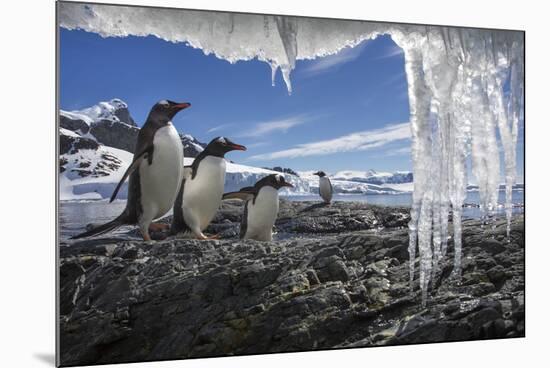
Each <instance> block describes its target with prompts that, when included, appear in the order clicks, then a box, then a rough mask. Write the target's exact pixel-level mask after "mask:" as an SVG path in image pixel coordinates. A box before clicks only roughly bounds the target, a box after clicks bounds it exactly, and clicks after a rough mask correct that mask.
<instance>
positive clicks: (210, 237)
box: [196, 233, 220, 240]
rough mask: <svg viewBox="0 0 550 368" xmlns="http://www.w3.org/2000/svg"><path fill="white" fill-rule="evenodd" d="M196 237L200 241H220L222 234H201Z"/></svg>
mask: <svg viewBox="0 0 550 368" xmlns="http://www.w3.org/2000/svg"><path fill="white" fill-rule="evenodd" d="M196 237H197V239H199V240H218V239H220V234H214V235H204V234H203V233H200V234H199V235H197V236H196Z"/></svg>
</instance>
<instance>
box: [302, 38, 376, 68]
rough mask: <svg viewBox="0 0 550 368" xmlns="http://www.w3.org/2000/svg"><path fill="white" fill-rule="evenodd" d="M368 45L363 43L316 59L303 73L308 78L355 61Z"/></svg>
mask: <svg viewBox="0 0 550 368" xmlns="http://www.w3.org/2000/svg"><path fill="white" fill-rule="evenodd" d="M366 44H367V43H366V42H363V43H361V44H359V45H357V46H355V47H345V48H344V49H342V50H340V51H339V52H337V53H336V54H334V55H329V56H325V57H322V58H319V59H316V61H315V62H313V63H312V64H310V65H309V66H308V67H306V68H305V69H304V70H303V71H302V73H303V74H304V75H306V76H314V75H317V74H321V73H324V72H327V71H329V70H331V69H335V68H337V67H339V66H340V65H342V64H345V63H348V62H350V61H353V60H355V59H357V58H358V57H359V55H361V52H362V51H363V49H364V48H365V45H366Z"/></svg>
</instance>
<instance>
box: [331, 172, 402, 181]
mask: <svg viewBox="0 0 550 368" xmlns="http://www.w3.org/2000/svg"><path fill="white" fill-rule="evenodd" d="M331 177H332V178H334V179H335V180H346V181H356V182H361V183H369V184H377V185H382V184H403V183H412V182H413V174H412V172H410V171H397V172H394V173H389V172H378V171H375V170H368V171H350V170H346V171H339V172H337V173H336V174H334V175H332V176H331Z"/></svg>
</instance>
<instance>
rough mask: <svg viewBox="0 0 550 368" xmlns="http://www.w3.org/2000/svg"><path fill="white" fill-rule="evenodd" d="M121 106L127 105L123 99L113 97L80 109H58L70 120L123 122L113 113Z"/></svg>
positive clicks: (91, 122) (87, 122)
mask: <svg viewBox="0 0 550 368" xmlns="http://www.w3.org/2000/svg"><path fill="white" fill-rule="evenodd" d="M121 108H128V105H127V104H126V103H125V102H124V101H122V100H120V99H118V98H114V99H112V100H110V101H102V102H99V103H98V104H97V105H94V106H91V107H88V108H85V109H82V110H73V111H65V110H59V113H60V114H61V115H65V116H67V117H68V118H70V119H72V120H82V121H84V122H85V123H86V124H88V125H91V124H93V123H96V122H98V121H101V120H111V121H113V122H117V123H124V122H121V121H120V119H119V118H118V116H116V115H115V112H116V111H117V110H119V109H121ZM124 124H125V123H124Z"/></svg>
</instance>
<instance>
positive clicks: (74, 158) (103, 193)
mask: <svg viewBox="0 0 550 368" xmlns="http://www.w3.org/2000/svg"><path fill="white" fill-rule="evenodd" d="M103 155H109V156H113V157H115V158H116V159H118V160H120V161H121V162H120V166H119V167H118V168H117V169H110V168H108V167H107V168H105V169H103V170H104V171H105V173H106V174H107V175H105V176H92V175H89V176H85V177H81V176H80V175H78V171H79V170H82V168H80V167H79V165H80V164H81V163H82V162H89V163H90V166H89V167H87V168H85V169H93V168H97V166H98V164H101V163H102V162H104V161H105V160H104V158H102V156H103ZM60 158H62V159H66V160H67V164H66V165H64V166H65V168H66V170H65V171H64V172H62V173H61V174H59V186H60V192H59V199H60V200H62V201H69V200H76V199H102V198H109V197H110V196H111V194H112V193H113V191H114V189H115V187H116V185H117V184H118V182H119V181H120V179H121V178H122V176H123V175H124V172H125V171H126V169H127V168H128V166H129V165H130V163H131V162H132V158H133V154H132V153H130V152H127V151H124V150H121V149H117V148H113V147H108V146H100V147H99V148H98V149H97V150H91V149H81V150H79V151H78V152H77V153H74V154H65V155H61V156H60ZM127 191H128V183H125V185H124V186H123V187H122V188H121V190H120V195H119V198H120V197H122V198H126V196H127Z"/></svg>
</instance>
